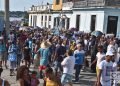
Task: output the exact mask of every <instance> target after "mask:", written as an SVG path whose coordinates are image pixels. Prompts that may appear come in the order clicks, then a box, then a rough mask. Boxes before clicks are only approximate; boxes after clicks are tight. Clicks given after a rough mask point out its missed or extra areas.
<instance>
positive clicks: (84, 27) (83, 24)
mask: <svg viewBox="0 0 120 86" xmlns="http://www.w3.org/2000/svg"><path fill="white" fill-rule="evenodd" d="M76 15H80V28H79V30H80V31H85V32H90V25H91V15H96V28H95V30H99V31H102V32H103V26H104V11H97V10H93V11H92V10H91V11H89V10H87V11H85V10H84V11H80V10H79V11H73V16H72V18H71V26H70V27H76Z"/></svg>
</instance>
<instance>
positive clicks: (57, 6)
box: [53, 0, 62, 11]
mask: <svg viewBox="0 0 120 86" xmlns="http://www.w3.org/2000/svg"><path fill="white" fill-rule="evenodd" d="M53 10H55V11H60V10H62V0H53Z"/></svg>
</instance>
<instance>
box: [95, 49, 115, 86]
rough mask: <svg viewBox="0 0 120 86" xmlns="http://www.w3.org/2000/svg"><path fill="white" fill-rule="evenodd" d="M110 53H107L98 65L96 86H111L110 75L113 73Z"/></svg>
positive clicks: (111, 53)
mask: <svg viewBox="0 0 120 86" xmlns="http://www.w3.org/2000/svg"><path fill="white" fill-rule="evenodd" d="M113 55H114V54H113V52H112V51H107V53H106V58H105V60H103V61H101V62H100V64H99V65H98V69H99V73H98V77H97V86H101V85H102V86H112V80H111V78H110V73H111V72H112V71H113V62H112V57H113Z"/></svg>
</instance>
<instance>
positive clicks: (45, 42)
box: [40, 41, 51, 48]
mask: <svg viewBox="0 0 120 86" xmlns="http://www.w3.org/2000/svg"><path fill="white" fill-rule="evenodd" d="M50 46H51V43H50V42H48V41H44V42H42V43H41V45H40V47H41V48H49V47H50Z"/></svg>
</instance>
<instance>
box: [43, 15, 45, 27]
mask: <svg viewBox="0 0 120 86" xmlns="http://www.w3.org/2000/svg"><path fill="white" fill-rule="evenodd" d="M43 27H45V14H43Z"/></svg>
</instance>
